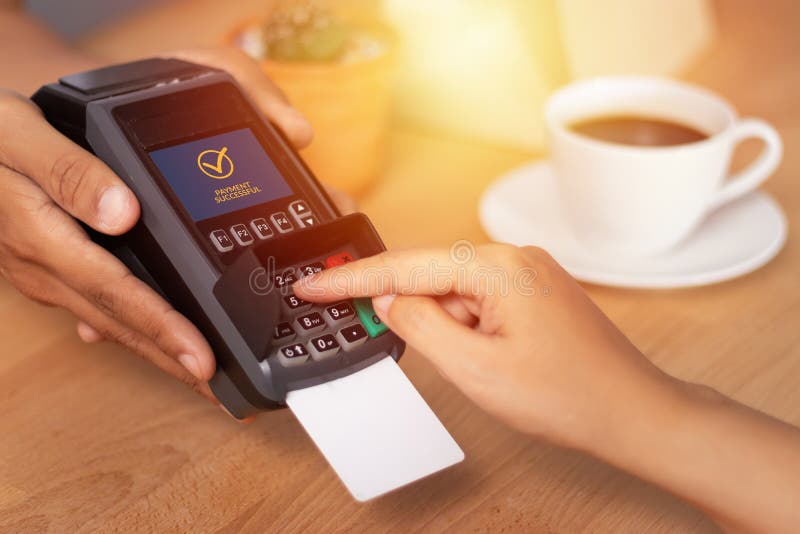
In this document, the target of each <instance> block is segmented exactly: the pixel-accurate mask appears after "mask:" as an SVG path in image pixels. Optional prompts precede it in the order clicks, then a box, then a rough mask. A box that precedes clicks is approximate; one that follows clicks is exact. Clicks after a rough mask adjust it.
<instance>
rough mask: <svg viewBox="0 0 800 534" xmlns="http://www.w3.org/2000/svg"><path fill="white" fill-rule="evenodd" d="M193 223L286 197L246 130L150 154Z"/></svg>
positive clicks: (281, 183)
mask: <svg viewBox="0 0 800 534" xmlns="http://www.w3.org/2000/svg"><path fill="white" fill-rule="evenodd" d="M150 158H152V160H153V162H154V163H155V164H156V167H158V170H159V171H161V174H162V175H163V176H164V178H166V180H167V182H169V185H170V187H171V188H172V190H173V191H174V192H175V194H176V195H177V197H178V199H179V200H180V201H181V203H182V204H183V205H184V207H185V208H186V210H187V211H188V212H189V215H190V216H191V217H192V219H193V220H194V221H201V220H203V219H209V218H211V217H216V216H218V215H223V214H225V213H230V212H232V211H237V210H240V209H244V208H249V207H251V206H255V205H257V204H263V203H265V202H269V201H271V200H275V199H278V198H283V197H287V196H289V195H291V194H292V190H291V188H290V187H289V184H287V183H286V181H285V180H284V179H283V178H282V177H281V174H280V172H278V169H277V168H276V167H275V165H274V164H273V163H272V160H270V158H269V156H267V154H266V152H265V151H264V148H263V147H262V146H261V143H259V142H258V139H256V137H255V135H253V132H252V131H251V130H250V129H249V128H243V129H241V130H234V131H231V132H226V133H223V134H219V135H215V136H212V137H206V138H203V139H199V140H197V141H190V142H188V143H182V144H179V145H175V146H171V147H168V148H162V149H159V150H154V151H152V152H150Z"/></svg>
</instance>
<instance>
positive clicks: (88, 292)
mask: <svg viewBox="0 0 800 534" xmlns="http://www.w3.org/2000/svg"><path fill="white" fill-rule="evenodd" d="M74 246H75V245H73V247H74ZM80 249H81V250H80V251H79V252H78V253H76V251H74V250H69V251H63V250H61V249H60V248H58V247H56V250H54V251H53V252H52V253H51V254H50V255H49V256H47V257H46V258H44V259H43V261H44V262H45V266H46V267H47V268H48V269H49V270H50V271H51V272H53V273H57V276H58V277H59V278H60V279H61V280H63V281H64V283H66V284H67V285H68V286H69V287H71V288H72V289H73V290H75V291H76V292H77V293H78V294H80V295H82V296H83V297H84V298H86V299H87V300H88V301H89V302H91V303H92V304H93V305H94V306H95V307H97V308H99V309H100V310H101V311H102V312H103V313H104V314H106V315H108V316H109V317H111V318H112V319H114V320H115V321H117V322H118V323H120V324H122V325H123V326H125V327H126V328H128V329H130V330H131V331H132V332H135V333H137V334H139V335H141V336H142V337H144V338H146V339H149V340H152V342H153V343H154V344H155V345H156V346H157V347H158V348H159V349H160V350H161V351H162V352H163V353H165V354H167V355H169V356H170V357H171V358H172V359H173V360H175V361H176V362H177V363H179V364H180V365H181V366H183V367H184V368H185V369H186V370H187V371H189V372H190V373H191V374H192V375H193V376H194V377H196V378H197V379H198V380H209V379H210V378H211V376H212V375H213V374H214V369H215V362H214V355H213V353H212V351H211V347H210V346H209V345H208V342H207V341H206V340H205V338H204V337H203V335H202V334H201V333H200V332H199V331H198V330H197V328H196V327H195V326H194V325H193V324H192V323H190V322H189V320H188V319H186V318H185V317H184V316H183V315H181V314H180V313H178V312H177V311H176V310H175V309H173V308H172V307H171V306H170V305H169V304H168V303H167V302H166V301H165V300H164V299H163V298H161V297H160V296H159V295H158V294H157V293H156V292H155V291H153V289H152V288H150V287H149V286H148V285H147V284H145V283H144V282H142V281H141V280H139V279H138V278H136V277H135V276H133V275H132V274H131V272H130V271H128V269H127V268H126V267H125V266H124V265H123V264H122V263H120V262H119V260H117V259H116V258H115V257H114V256H112V255H111V254H110V253H108V252H107V251H106V250H104V249H102V248H100V247H99V246H97V245H95V244H94V243H92V242H90V241H88V240H87V241H86V242H85V243H83V244H82V245H81V247H80ZM87 273H91V274H90V275H87ZM104 335H105V334H104Z"/></svg>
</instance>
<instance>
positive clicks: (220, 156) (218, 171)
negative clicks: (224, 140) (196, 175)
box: [197, 146, 233, 180]
mask: <svg viewBox="0 0 800 534" xmlns="http://www.w3.org/2000/svg"><path fill="white" fill-rule="evenodd" d="M227 152H228V147H226V146H224V147H222V150H213V149H209V150H204V151H203V152H201V153H200V155H199V156H198V157H197V165H198V166H199V167H200V170H201V171H203V172H204V173H205V174H206V175H208V176H210V177H211V178H215V179H217V180H221V179H223V178H227V177H228V176H230V175H231V174H232V173H233V161H231V158H230V156H228V155H227ZM211 154H216V156H217V159H216V162H215V163H211V162H209V161H203V160H204V159H206V156H209V157H208V158H207V159H211V157H210V155H211ZM225 160H227V161H228V167H229V169H228V171H227V172H225V167H226V166H225Z"/></svg>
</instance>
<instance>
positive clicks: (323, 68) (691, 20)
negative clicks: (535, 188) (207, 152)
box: [29, 0, 716, 194]
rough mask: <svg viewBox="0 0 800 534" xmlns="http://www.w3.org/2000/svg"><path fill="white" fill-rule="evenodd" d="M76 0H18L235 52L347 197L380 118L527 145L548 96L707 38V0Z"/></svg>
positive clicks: (112, 49) (694, 53)
mask: <svg viewBox="0 0 800 534" xmlns="http://www.w3.org/2000/svg"><path fill="white" fill-rule="evenodd" d="M80 3H81V2H80V1H75V2H70V3H62V4H61V7H56V8H54V7H53V3H52V2H45V3H42V4H47V6H46V7H47V9H44V8H43V7H42V8H39V7H38V6H37V4H39V2H37V1H36V0H32V1H30V2H29V4H30V9H32V10H33V11H34V12H37V10H39V14H40V15H41V17H42V18H44V19H45V20H49V21H51V23H53V25H54V26H56V27H57V28H58V29H59V31H60V32H61V33H62V34H63V35H65V36H66V37H67V38H70V39H72V40H74V41H77V42H78V44H79V45H81V46H83V47H85V48H89V49H90V50H92V51H94V52H96V53H97V54H99V55H102V56H108V57H110V58H111V59H127V58H128V57H131V56H143V55H149V54H155V53H158V52H160V51H163V50H168V49H171V48H180V47H185V46H192V45H197V44H209V45H217V44H226V45H232V46H237V47H240V48H243V49H244V50H246V51H247V52H248V53H249V54H251V55H252V56H254V57H256V58H257V59H258V60H259V61H261V62H262V65H263V68H264V69H265V70H266V71H267V72H268V73H269V74H270V75H271V76H272V77H273V78H274V79H275V80H276V82H277V83H278V84H279V85H280V86H281V87H282V88H283V90H284V91H285V92H286V93H287V94H288V96H289V98H290V99H291V100H292V101H293V103H294V104H295V105H296V106H297V107H298V108H300V110H301V111H303V112H304V113H305V114H306V115H307V116H308V117H309V118H310V119H311V121H312V123H313V124H314V126H315V129H316V133H317V135H316V140H315V143H314V144H313V146H312V147H311V148H310V149H308V150H307V151H306V153H305V156H306V158H307V159H308V160H309V162H310V164H311V166H312V168H314V169H315V171H316V172H317V173H318V174H319V175H320V176H321V177H322V178H323V179H324V180H326V181H327V182H329V183H331V184H333V185H335V186H338V187H340V188H342V189H345V190H347V191H349V192H351V193H354V194H360V193H363V192H364V191H365V190H366V189H368V188H369V186H371V185H373V184H374V183H375V182H376V181H377V180H379V179H380V177H381V176H382V175H383V174H384V173H385V172H386V162H387V159H386V154H387V142H388V141H387V131H389V129H390V128H391V127H403V128H411V129H414V130H416V131H420V132H427V133H430V134H432V135H438V136H444V137H448V136H449V137H454V138H463V139H464V140H468V141H476V142H479V143H485V144H490V145H497V146H502V147H507V148H510V149H516V150H522V151H527V152H535V151H541V150H542V148H543V145H544V136H543V127H542V120H541V110H542V103H543V101H544V100H545V98H546V97H547V95H548V94H549V93H550V92H551V91H553V90H554V89H556V88H557V87H559V86H561V85H563V84H565V83H567V82H569V81H571V80H574V79H579V78H583V77H588V76H597V75H602V74H622V73H643V74H658V75H676V74H680V73H682V72H684V71H685V70H686V69H687V68H688V67H689V66H691V65H692V64H693V63H695V62H696V61H697V58H698V57H700V56H701V55H702V54H704V53H706V52H707V51H708V50H709V48H710V46H711V45H712V44H713V42H714V38H715V33H716V32H715V15H716V13H715V11H716V10H715V7H714V6H713V5H712V4H710V3H709V2H708V1H707V0H649V1H644V2H642V1H639V0H609V1H606V2H592V1H588V0H537V1H530V0H467V1H464V0H437V1H435V2H431V1H427V0H330V1H326V0H234V1H226V2H210V1H205V0H201V1H193V2H186V1H178V2H158V1H154V0H150V1H138V2H134V1H132V0H124V1H120V2H113V3H111V2H109V3H107V4H106V5H105V7H104V8H102V9H100V10H97V9H94V10H92V11H90V12H89V16H83V15H82V16H81V17H79V18H74V20H71V19H73V18H72V17H69V16H68V13H65V12H66V11H69V12H73V13H74V12H76V11H78V12H82V13H85V12H84V11H81V10H80V6H79V4H80ZM132 8H133V16H131V12H132ZM104 10H107V11H108V12H102V11H104ZM115 13H119V16H120V17H119V19H118V20H117V21H116V22H112V23H110V24H109V23H108V22H107V21H108V19H109V17H111V18H112V20H113V16H114V14H115ZM123 15H124V16H123ZM178 18H179V20H180V21H181V22H180V24H179V25H176V24H175V23H174V21H175V20H176V19H178ZM98 20H103V21H104V23H103V25H102V26H99V25H98V24H97V21H98ZM168 21H170V22H168ZM165 29H168V31H164V30H165ZM132 51H135V53H132Z"/></svg>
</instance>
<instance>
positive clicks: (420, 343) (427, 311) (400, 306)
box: [372, 295, 491, 377]
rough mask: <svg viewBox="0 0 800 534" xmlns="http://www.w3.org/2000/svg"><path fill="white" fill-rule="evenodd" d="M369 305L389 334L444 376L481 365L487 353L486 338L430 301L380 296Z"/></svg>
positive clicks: (417, 298)
mask: <svg viewBox="0 0 800 534" xmlns="http://www.w3.org/2000/svg"><path fill="white" fill-rule="evenodd" d="M372 305H373V308H374V309H375V312H376V313H377V314H378V317H380V318H381V320H382V321H383V322H385V323H386V325H387V326H388V327H389V328H390V329H392V331H393V332H395V333H396V334H397V335H399V336H400V337H401V338H403V339H404V340H405V341H406V342H407V343H408V344H409V345H411V346H412V347H414V348H415V349H417V350H418V351H419V352H420V353H422V354H423V355H424V356H425V357H427V358H428V359H429V360H431V361H432V362H433V363H434V365H436V366H437V367H438V368H439V369H440V370H441V371H442V372H444V373H445V374H446V375H448V376H451V377H453V376H454V368H455V367H463V366H471V365H482V364H483V363H484V362H483V360H484V359H485V356H486V355H487V354H490V353H491V347H490V344H489V338H488V337H487V336H484V335H483V334H479V333H478V332H476V331H474V330H472V329H471V328H468V327H466V326H464V325H463V324H461V323H459V322H458V321H456V320H455V319H453V317H452V316H451V315H450V314H449V313H447V311H445V310H444V309H443V308H442V307H441V306H440V305H439V304H438V303H437V302H436V300H434V299H433V298H431V297H420V296H403V295H399V296H394V295H383V296H380V297H375V298H373V299H372ZM470 359H472V362H468V360H470ZM455 374H456V375H457V373H455Z"/></svg>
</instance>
